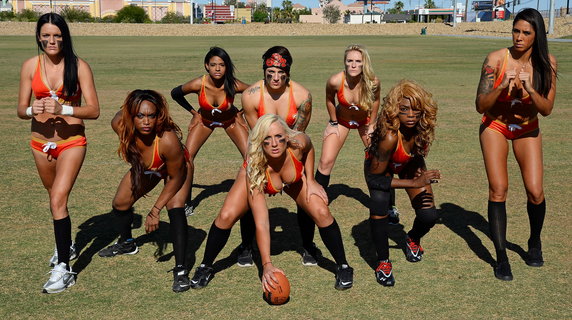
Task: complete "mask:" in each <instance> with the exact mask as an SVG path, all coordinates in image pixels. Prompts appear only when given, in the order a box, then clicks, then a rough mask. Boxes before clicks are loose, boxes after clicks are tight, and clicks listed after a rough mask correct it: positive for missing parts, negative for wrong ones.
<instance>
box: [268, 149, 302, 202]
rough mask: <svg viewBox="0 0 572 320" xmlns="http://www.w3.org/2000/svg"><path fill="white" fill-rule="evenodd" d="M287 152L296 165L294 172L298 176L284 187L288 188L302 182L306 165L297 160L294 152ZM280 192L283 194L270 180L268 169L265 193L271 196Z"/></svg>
mask: <svg viewBox="0 0 572 320" xmlns="http://www.w3.org/2000/svg"><path fill="white" fill-rule="evenodd" d="M287 150H288V154H290V159H292V163H293V164H294V170H295V174H296V176H295V177H294V180H292V182H290V183H284V185H286V186H287V185H290V184H293V183H296V182H298V181H300V179H302V174H303V173H304V164H303V163H302V162H301V161H300V160H298V159H296V157H295V156H294V153H293V152H292V150H290V148H288V149H287ZM280 192H282V188H280V189H276V188H275V187H274V185H273V184H272V179H270V173H269V172H268V169H266V186H265V187H264V193H267V194H269V195H275V194H277V193H280Z"/></svg>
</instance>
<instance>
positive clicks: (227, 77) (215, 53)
mask: <svg viewBox="0 0 572 320" xmlns="http://www.w3.org/2000/svg"><path fill="white" fill-rule="evenodd" d="M212 57H219V58H221V59H222V61H223V62H224V65H225V66H226V71H225V72H224V92H226V95H227V97H234V95H235V93H236V78H235V77H234V64H233V63H232V60H231V59H230V56H229V55H228V53H227V52H226V51H225V50H224V49H223V48H220V47H211V49H210V50H209V52H207V55H206V56H205V64H208V63H209V61H210V60H211V58H212ZM205 69H206V67H205Z"/></svg>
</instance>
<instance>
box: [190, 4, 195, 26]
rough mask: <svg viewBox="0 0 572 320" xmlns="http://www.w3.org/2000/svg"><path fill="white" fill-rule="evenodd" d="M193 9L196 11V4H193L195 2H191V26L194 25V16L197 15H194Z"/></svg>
mask: <svg viewBox="0 0 572 320" xmlns="http://www.w3.org/2000/svg"><path fill="white" fill-rule="evenodd" d="M193 9H194V3H193V0H191V14H190V17H189V20H190V21H189V22H190V23H191V24H193V16H194V14H195V13H194V11H195V10H193Z"/></svg>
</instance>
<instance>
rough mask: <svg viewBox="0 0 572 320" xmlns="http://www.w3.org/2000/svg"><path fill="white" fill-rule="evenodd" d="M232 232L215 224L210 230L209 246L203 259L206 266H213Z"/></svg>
mask: <svg viewBox="0 0 572 320" xmlns="http://www.w3.org/2000/svg"><path fill="white" fill-rule="evenodd" d="M230 230H231V229H228V230H224V229H221V228H219V227H217V226H216V225H215V224H214V222H213V224H212V225H211V229H210V230H209V236H208V238H207V245H206V247H205V255H204V257H203V262H201V264H204V265H205V266H212V265H213V262H214V259H216V256H218V254H219V253H220V252H221V250H222V249H223V248H224V246H225V245H226V242H227V241H228V237H230Z"/></svg>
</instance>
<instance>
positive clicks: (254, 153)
mask: <svg viewBox="0 0 572 320" xmlns="http://www.w3.org/2000/svg"><path fill="white" fill-rule="evenodd" d="M273 123H279V124H280V125H281V126H282V128H283V129H284V131H285V132H286V136H288V137H289V138H290V140H289V144H292V143H294V144H295V142H294V140H293V138H294V137H295V136H296V135H298V134H299V133H300V132H299V131H296V130H292V129H290V128H289V127H288V125H287V124H286V122H285V121H284V119H282V118H281V117H280V116H279V115H276V114H265V115H263V116H262V117H260V118H259V119H258V121H257V122H256V125H255V126H254V128H252V130H251V131H250V135H249V136H248V157H247V159H248V162H247V166H246V174H247V175H248V177H249V178H250V185H249V186H248V188H249V190H250V191H251V192H252V191H253V190H254V189H258V190H259V191H261V192H263V191H264V185H265V184H266V182H267V181H266V168H267V163H268V161H267V159H266V155H265V154H264V150H263V149H262V146H263V144H264V139H265V138H266V137H267V136H268V130H269V129H270V126H271V125H272V124H273Z"/></svg>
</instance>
